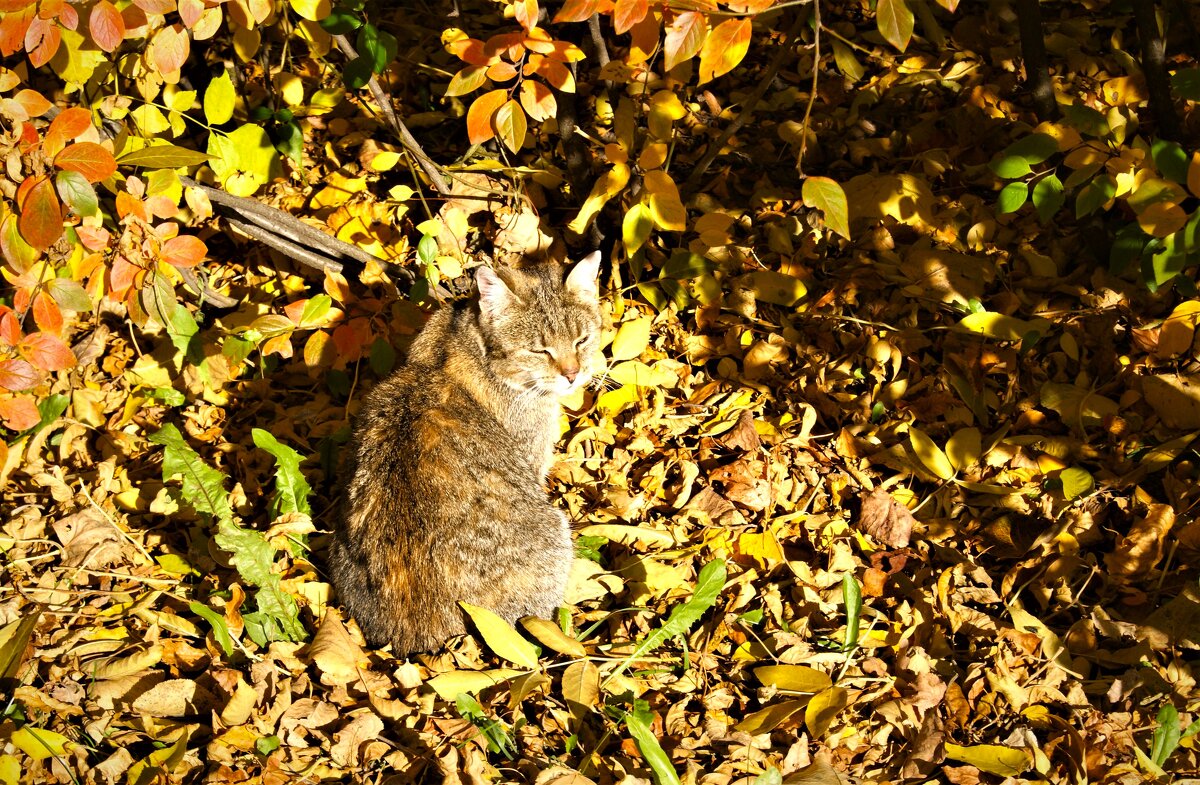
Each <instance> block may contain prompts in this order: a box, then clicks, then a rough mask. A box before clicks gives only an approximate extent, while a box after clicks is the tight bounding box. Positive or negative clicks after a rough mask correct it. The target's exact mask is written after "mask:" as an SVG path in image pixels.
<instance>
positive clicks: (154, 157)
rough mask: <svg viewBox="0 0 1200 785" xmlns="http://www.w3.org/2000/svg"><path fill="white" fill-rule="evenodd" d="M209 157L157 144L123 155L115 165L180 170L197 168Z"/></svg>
mask: <svg viewBox="0 0 1200 785" xmlns="http://www.w3.org/2000/svg"><path fill="white" fill-rule="evenodd" d="M209 157H210V156H209V155H208V153H202V152H200V151H199V150H189V149H187V148H186V147H178V146H176V145H173V144H158V145H154V146H153V147H143V148H142V149H141V150H132V151H130V152H128V153H125V154H124V155H122V156H121V157H120V158H118V159H117V163H118V164H120V165H122V166H140V167H142V168H143V169H181V168H184V167H188V166H199V165H200V164H202V163H206V162H207V161H208V159H209Z"/></svg>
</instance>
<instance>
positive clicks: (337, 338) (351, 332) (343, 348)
mask: <svg viewBox="0 0 1200 785" xmlns="http://www.w3.org/2000/svg"><path fill="white" fill-rule="evenodd" d="M365 343H366V340H365V338H364V337H363V336H362V335H361V334H360V333H359V331H358V330H356V329H354V327H352V326H351V325H349V324H342V325H338V327H337V328H336V329H335V330H334V331H333V345H334V346H336V347H337V350H338V359H339V360H343V361H346V362H351V361H354V360H357V359H358V358H359V357H361V356H362V350H363V345H364V344H365Z"/></svg>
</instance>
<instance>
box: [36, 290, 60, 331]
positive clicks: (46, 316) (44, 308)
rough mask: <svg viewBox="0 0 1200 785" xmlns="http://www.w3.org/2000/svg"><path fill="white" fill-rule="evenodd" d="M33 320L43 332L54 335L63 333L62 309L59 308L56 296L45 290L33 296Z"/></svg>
mask: <svg viewBox="0 0 1200 785" xmlns="http://www.w3.org/2000/svg"><path fill="white" fill-rule="evenodd" d="M33 321H34V322H36V323H37V326H38V327H40V328H41V329H42V331H43V332H47V333H53V334H54V335H59V334H61V333H62V328H63V315H62V311H60V310H59V309H58V303H56V302H54V298H53V297H51V296H50V295H48V294H46V293H45V292H44V291H43V292H38V293H37V294H35V295H34V296H33Z"/></svg>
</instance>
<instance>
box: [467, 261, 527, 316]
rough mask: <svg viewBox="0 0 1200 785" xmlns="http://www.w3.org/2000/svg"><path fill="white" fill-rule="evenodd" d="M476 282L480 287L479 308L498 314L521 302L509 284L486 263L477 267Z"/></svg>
mask: <svg viewBox="0 0 1200 785" xmlns="http://www.w3.org/2000/svg"><path fill="white" fill-rule="evenodd" d="M475 284H476V285H477V286H478V287H479V310H481V311H483V312H484V313H485V314H488V315H489V316H497V315H499V314H501V313H503V312H504V311H506V310H508V308H509V307H511V306H512V305H513V304H514V303H517V302H520V300H519V299H518V298H517V296H516V295H515V294H513V291H512V289H509V288H508V284H506V283H504V281H503V279H501V278H500V276H499V275H497V274H496V271H495V270H493V269H492V268H491V267H488V266H487V265H486V264H484V265H480V266H479V267H477V268H476V269H475Z"/></svg>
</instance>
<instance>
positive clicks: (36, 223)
mask: <svg viewBox="0 0 1200 785" xmlns="http://www.w3.org/2000/svg"><path fill="white" fill-rule="evenodd" d="M17 228H18V229H20V230H21V236H22V237H24V238H25V241H26V242H27V243H29V244H30V245H32V246H33V247H34V248H37V249H38V250H45V249H47V248H49V247H50V246H51V245H53V244H54V241H55V240H57V239H58V238H59V237H61V236H62V233H63V215H62V204H61V203H60V202H59V201H58V194H56V193H55V192H54V183H53V182H51V181H50V180H49V179H48V178H46V177H42V178H39V179H38V181H37V182H36V183H35V184H34V185H33V186H32V187H31V188H30V189H29V191H28V193H27V194H26V196H25V200H24V203H23V204H22V206H21V217H20V218H19V219H18V221H17Z"/></svg>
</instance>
